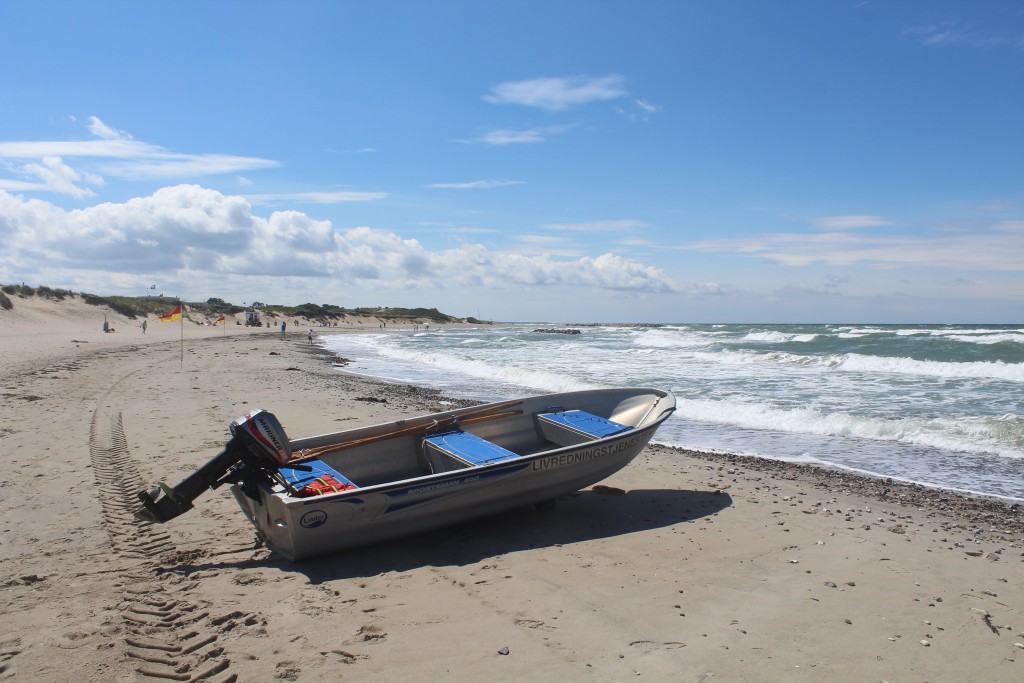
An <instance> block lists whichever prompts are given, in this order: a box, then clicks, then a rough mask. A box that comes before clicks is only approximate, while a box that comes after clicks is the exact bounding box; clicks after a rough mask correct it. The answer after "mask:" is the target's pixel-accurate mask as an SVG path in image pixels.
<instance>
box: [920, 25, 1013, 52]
mask: <svg viewBox="0 0 1024 683" xmlns="http://www.w3.org/2000/svg"><path fill="white" fill-rule="evenodd" d="M903 36H904V38H907V39H908V40H912V41H914V42H916V43H918V44H920V45H923V46H925V47H967V48H973V49H979V50H988V49H992V48H1003V47H1009V48H1017V49H1024V34H1021V33H1018V34H1012V33H1007V32H1005V31H1000V30H994V29H979V28H971V27H966V28H965V27H962V26H960V25H959V24H958V23H957V22H955V21H942V22H939V23H937V24H922V25H920V26H913V27H911V28H908V29H906V30H905V31H904V32H903Z"/></svg>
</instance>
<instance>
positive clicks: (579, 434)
mask: <svg viewBox="0 0 1024 683" xmlns="http://www.w3.org/2000/svg"><path fill="white" fill-rule="evenodd" d="M537 429H538V430H539V431H540V433H541V436H543V437H544V438H545V439H547V440H548V441H551V442H552V443H555V444H558V445H559V446H574V445H576V444H580V443H586V442H587V441H593V440H594V439H601V438H604V437H606V436H612V435H614V434H620V433H622V432H628V431H629V430H631V429H633V428H632V427H630V426H628V425H624V424H620V423H618V422H615V421H614V420H608V419H606V418H603V417H601V416H599V415H594V414H593V413H588V412H586V411H583V410H558V409H551V410H549V412H546V413H537Z"/></svg>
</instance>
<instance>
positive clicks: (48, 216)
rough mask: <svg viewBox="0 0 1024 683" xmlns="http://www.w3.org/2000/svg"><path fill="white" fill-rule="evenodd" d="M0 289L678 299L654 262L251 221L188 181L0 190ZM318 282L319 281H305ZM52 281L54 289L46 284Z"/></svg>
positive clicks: (297, 215) (294, 221) (312, 223)
mask: <svg viewBox="0 0 1024 683" xmlns="http://www.w3.org/2000/svg"><path fill="white" fill-rule="evenodd" d="M0 239H2V240H3V243H4V246H5V248H4V250H3V251H2V252H0V281H4V280H10V279H12V278H13V279H17V280H21V279H24V278H25V277H26V276H28V275H30V274H31V273H34V272H42V271H44V270H47V269H49V272H54V271H56V272H61V273H63V279H65V280H66V279H67V278H68V277H76V278H79V279H83V280H88V279H89V278H95V277H96V276H95V274H96V273H98V272H103V273H109V274H110V278H111V279H110V280H109V281H111V282H115V281H119V282H130V281H132V280H133V278H134V279H137V280H138V281H139V282H140V283H141V282H142V281H143V280H146V279H152V278H154V277H157V276H159V277H160V278H161V279H162V280H163V281H164V282H178V283H187V284H188V286H190V287H193V288H197V287H200V286H201V283H202V282H204V281H205V282H207V284H206V286H205V289H207V290H209V291H210V292H212V293H216V292H218V291H221V290H220V288H219V287H218V283H219V282H220V281H222V280H225V279H230V280H231V281H233V282H237V281H239V279H242V280H245V279H247V278H249V279H251V280H252V283H253V285H254V286H255V285H256V284H258V286H259V288H260V289H266V288H267V280H266V278H268V277H278V278H295V277H300V278H307V279H308V281H309V282H310V286H311V287H315V288H317V289H318V290H323V289H324V287H325V286H326V285H327V284H330V285H331V286H339V285H345V284H357V285H371V286H374V287H377V286H383V287H396V288H410V287H415V288H423V287H431V288H436V289H446V288H459V287H486V288H493V289H506V288H508V287H512V286H515V285H531V286H550V285H574V286H581V287H590V288H601V289H610V290H629V291H649V292H665V291H678V286H677V285H675V284H674V283H673V281H672V279H671V278H670V277H668V275H667V274H666V273H665V272H663V271H662V270H660V269H659V268H656V267H653V266H647V265H644V264H642V263H639V262H636V261H631V260H628V259H623V258H621V257H619V256H615V255H612V254H603V255H600V256H597V257H595V258H590V257H583V258H576V259H572V260H563V259H556V258H552V256H551V255H549V254H544V255H539V256H538V255H523V254H510V253H499V252H491V251H488V250H487V249H486V248H485V247H483V246H482V245H479V244H471V243H470V244H463V245H460V246H458V247H456V248H453V249H447V250H443V251H431V250H429V249H427V248H425V247H424V246H423V245H422V244H421V243H420V242H418V241H417V240H414V239H405V238H402V237H400V236H399V235H397V234H395V233H393V232H389V231H382V230H375V229H371V228H368V227H357V228H352V229H349V230H345V231H341V230H336V229H335V228H334V226H333V225H332V224H331V223H330V222H329V221H322V220H314V219H312V218H310V217H309V216H307V215H306V214H304V213H302V212H299V211H275V212H273V213H271V214H270V216H269V217H262V216H259V215H256V214H254V213H253V211H252V205H251V204H250V203H249V202H248V201H247V200H246V198H244V197H241V196H228V195H223V194H221V193H219V192H216V191H214V190H209V189H205V188H202V187H199V186H196V185H178V186H174V187H165V188H162V189H160V190H157V191H156V192H154V193H153V194H152V195H150V196H148V197H139V198H136V199H132V200H129V201H127V202H124V203H120V204H115V203H104V204H98V205H96V206H91V207H88V208H85V209H78V210H75V211H65V210H63V209H61V208H59V207H56V206H54V205H53V204H50V203H48V202H44V201H41V200H28V199H24V198H22V197H18V196H15V195H11V194H8V193H6V192H3V191H0ZM312 283H318V284H312ZM55 284H56V283H55Z"/></svg>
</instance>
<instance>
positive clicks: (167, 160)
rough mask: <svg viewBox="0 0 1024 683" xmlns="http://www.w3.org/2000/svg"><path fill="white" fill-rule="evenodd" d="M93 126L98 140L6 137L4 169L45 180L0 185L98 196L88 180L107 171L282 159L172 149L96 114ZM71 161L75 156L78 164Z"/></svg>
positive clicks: (167, 170)
mask: <svg viewBox="0 0 1024 683" xmlns="http://www.w3.org/2000/svg"><path fill="white" fill-rule="evenodd" d="M87 128H88V130H89V132H90V133H91V134H92V135H94V136H95V137H96V138H97V139H93V140H42V141H17V140H15V141H0V160H10V162H9V163H7V164H6V165H5V166H4V168H6V169H7V170H8V171H13V172H14V173H16V174H18V175H21V176H22V177H29V178H35V179H38V180H40V181H41V182H38V183H34V184H31V183H30V184H29V185H22V186H21V187H20V188H18V187H16V186H14V185H12V182H13V181H14V179H11V178H6V179H5V178H0V187H5V188H8V189H22V190H25V191H37V190H45V191H50V192H57V193H61V194H67V195H71V196H73V197H78V198H82V197H91V196H93V195H94V193H93V192H92V191H91V190H88V189H87V188H83V187H82V186H81V185H82V183H85V184H91V185H94V186H98V185H102V184H103V177H102V176H104V175H107V176H113V177H116V178H122V179H127V180H152V179H160V180H167V179H182V178H194V177H200V176H205V175H213V174H219V173H238V172H241V171H250V170H257V169H264V168H273V167H276V166H280V162H278V161H274V160H272V159H261V158H259V157H246V156H237V155H231V154H182V153H177V152H172V151H170V150H167V149H165V148H163V147H160V146H158V145H152V144H149V143H146V142H141V141H138V140H134V139H133V138H132V136H131V134H129V133H127V132H125V131H121V130H117V129H115V128H113V127H111V126H108V125H107V124H106V123H104V122H103V121H101V120H100V119H99V118H97V117H95V116H91V117H89V122H88V125H87ZM69 160H73V162H74V165H75V168H73V167H72V163H71V161H69ZM15 162H23V163H15ZM83 166H84V168H82V167H83Z"/></svg>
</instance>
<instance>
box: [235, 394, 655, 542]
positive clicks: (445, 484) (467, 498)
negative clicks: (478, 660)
mask: <svg viewBox="0 0 1024 683" xmlns="http://www.w3.org/2000/svg"><path fill="white" fill-rule="evenodd" d="M641 397H642V398H641ZM552 404H557V405H558V406H559V407H560V408H561V407H572V408H577V407H580V408H582V409H588V410H590V411H593V412H595V413H597V414H599V415H600V414H601V413H604V415H601V417H603V418H604V417H606V418H609V419H615V418H616V417H617V418H618V419H619V421H621V422H622V423H623V424H624V425H626V427H627V428H628V429H627V430H626V431H623V432H621V433H618V434H613V435H610V436H606V437H603V438H595V439H592V440H589V441H585V442H583V443H578V444H573V445H569V446H557V445H555V444H550V443H548V444H545V445H546V446H553V447H544V446H541V447H540V449H539V450H537V451H536V452H533V453H529V454H526V455H517V456H515V457H512V458H511V459H508V460H504V461H501V462H496V463H492V464H488V465H483V466H475V467H464V468H462V469H456V470H452V471H447V472H439V473H437V474H426V475H424V476H415V477H411V478H406V479H403V480H398V481H392V482H386V483H380V484H375V485H371V486H366V487H361V488H358V489H355V490H351V491H345V492H342V493H337V494H332V495H325V496H317V497H314V498H296V497H294V496H291V495H288V494H287V493H286V492H282V491H280V490H275V489H274V487H272V486H271V485H269V484H263V485H261V486H260V488H259V496H258V500H257V499H255V498H254V497H250V496H247V495H245V494H244V493H242V492H241V490H240V489H239V488H238V487H235V490H234V493H235V497H236V499H237V500H238V502H239V504H240V506H241V507H242V509H243V511H244V512H245V514H246V516H247V517H248V518H249V519H250V521H251V522H252V523H253V524H254V525H255V526H256V528H257V529H258V530H259V533H260V535H261V536H262V537H263V538H264V539H265V541H266V543H267V545H268V546H269V547H270V548H271V549H273V550H275V551H276V552H279V553H280V554H282V555H284V556H286V557H288V558H290V559H292V560H302V559H306V558H310V557H314V556H317V555H324V554H330V553H335V552H338V551H341V550H346V549H349V548H353V547H357V546H361V545H366V544H370V543H377V542H380V541H384V540H388V539H393V538H398V537H401V536H405V535H409V534H414V533H418V532H422V531H426V530H429V529H436V528H439V527H443V526H447V525H450V524H455V523H459V522H464V521H466V520H469V519H473V518H476V517H481V516H485V515H490V514H494V513H498V512H502V511H505V510H509V509H514V508H518V507H523V506H526V505H531V504H535V503H542V502H546V501H549V500H552V499H554V498H557V497H558V496H561V495H565V494H567V493H571V492H573V491H577V490H579V489H581V488H584V487H586V486H590V485H592V484H594V483H596V482H599V481H601V480H602V479H605V478H607V477H608V476H610V475H612V474H613V473H615V472H617V471H618V470H620V469H622V468H623V467H625V466H626V465H627V464H629V462H631V461H632V460H633V459H634V458H635V457H636V456H637V455H638V454H639V453H640V452H641V451H642V450H643V448H644V447H645V446H646V445H647V443H648V442H649V441H650V440H651V437H653V436H654V433H655V431H656V429H657V428H658V426H659V425H660V424H661V423H662V422H663V421H664V420H665V419H666V418H667V417H668V416H669V415H670V414H671V412H672V410H674V407H675V399H674V398H673V397H672V396H671V394H668V393H667V392H660V391H657V390H598V391H590V392H573V393H569V394H554V395H548V396H544V397H534V398H531V399H524V400H523V401H522V402H521V408H520V409H519V410H517V411H516V415H515V416H514V417H512V418H508V419H506V420H504V421H503V420H494V421H493V423H491V424H487V425H486V426H485V429H483V430H481V431H483V432H484V433H485V434H487V435H489V436H490V437H491V438H492V439H495V440H497V439H499V438H501V436H502V435H503V434H505V433H508V434H519V436H517V437H515V439H513V441H515V445H518V446H519V447H520V448H522V447H523V445H524V444H527V443H528V442H527V441H525V440H524V437H523V436H522V434H523V432H524V425H530V427H531V429H533V425H535V423H536V419H535V418H536V414H537V413H538V412H541V411H544V410H547V409H548V408H550V406H551V405H552ZM494 405H495V406H498V408H497V409H498V410H500V409H501V406H503V405H507V404H494ZM486 409H487V406H482V407H475V408H474V409H472V410H474V411H476V414H479V413H480V411H481V410H483V411H486ZM617 410H618V412H616V411H617ZM466 411H467V409H463V410H462V411H451V412H450V413H444V414H439V416H433V417H434V418H438V417H443V416H447V415H452V414H456V415H457V414H458V413H460V412H461V413H465V412H466ZM427 417H430V416H427ZM412 422H415V421H412ZM405 424H407V422H406V421H402V422H398V423H391V424H390V425H380V426H377V427H375V428H371V429H370V430H369V431H367V430H354V432H350V433H339V434H337V435H329V436H325V437H318V439H317V440H314V441H311V442H309V443H318V442H323V441H329V439H330V438H335V439H339V438H341V437H343V436H344V435H346V434H348V436H351V435H352V434H355V435H356V436H357V437H358V436H362V435H364V434H367V433H370V434H373V433H387V430H388V429H389V428H390V429H392V430H394V429H395V428H396V427H402V426H404V425H405ZM362 438H364V439H365V438H366V437H365V436H362ZM407 438H408V437H406V436H405V435H403V436H402V437H399V438H396V440H397V441H399V442H401V443H404V442H405V440H406V439H407ZM509 438H510V439H511V438H512V437H509ZM538 439H539V437H538ZM294 443H295V444H298V445H299V446H301V445H303V443H304V442H302V441H300V442H294ZM411 443H413V444H415V437H413V438H412V440H411ZM510 443H511V441H510ZM538 443H541V442H540V441H538ZM399 445H401V444H399ZM378 447H379V448H382V449H383V452H385V453H386V450H387V449H386V446H378ZM382 457H385V456H382Z"/></svg>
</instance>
